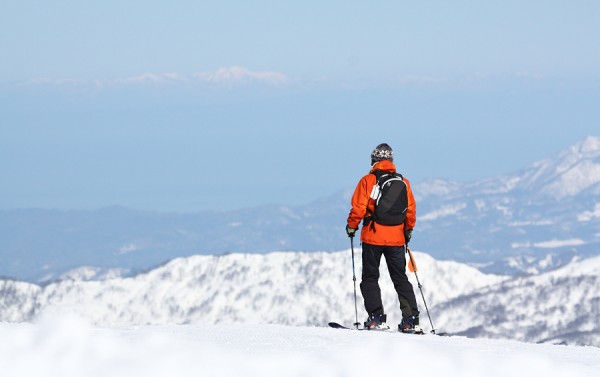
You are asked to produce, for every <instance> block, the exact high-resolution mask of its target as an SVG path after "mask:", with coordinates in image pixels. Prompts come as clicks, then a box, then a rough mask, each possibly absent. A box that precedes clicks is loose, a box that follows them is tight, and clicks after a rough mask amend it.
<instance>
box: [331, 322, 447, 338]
mask: <svg viewBox="0 0 600 377" xmlns="http://www.w3.org/2000/svg"><path fill="white" fill-rule="evenodd" d="M328 325H329V327H331V328H334V329H343V330H360V331H379V332H395V333H396V332H397V333H400V334H407V335H427V334H431V335H437V336H451V335H450V334H448V333H446V332H440V333H438V332H435V331H433V332H430V333H425V332H414V331H412V332H403V331H398V330H392V329H391V328H388V329H381V330H376V329H373V330H369V329H366V328H364V327H359V328H355V327H347V326H344V325H342V324H339V323H337V322H329V324H328Z"/></svg>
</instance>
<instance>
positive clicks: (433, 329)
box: [406, 244, 435, 334]
mask: <svg viewBox="0 0 600 377" xmlns="http://www.w3.org/2000/svg"><path fill="white" fill-rule="evenodd" d="M406 252H407V253H408V259H409V260H410V264H411V265H412V268H413V270H414V271H413V272H414V273H415V278H417V285H418V286H419V291H421V297H422V298H423V304H425V310H426V311H427V317H429V323H430V324H431V333H432V334H435V327H434V326H433V322H432V321H431V315H429V308H427V301H425V295H424V294H423V286H422V285H421V282H420V281H419V275H418V274H417V266H416V264H415V260H414V259H413V256H412V252H411V251H410V249H409V248H408V244H406Z"/></svg>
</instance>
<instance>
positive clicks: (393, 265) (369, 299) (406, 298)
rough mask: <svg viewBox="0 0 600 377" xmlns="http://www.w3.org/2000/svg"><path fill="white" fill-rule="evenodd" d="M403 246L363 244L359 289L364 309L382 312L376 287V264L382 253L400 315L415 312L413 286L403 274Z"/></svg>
mask: <svg viewBox="0 0 600 377" xmlns="http://www.w3.org/2000/svg"><path fill="white" fill-rule="evenodd" d="M405 253H406V249H405V247H404V246H379V245H371V244H368V243H364V242H363V244H362V264H363V267H362V281H361V283H360V291H361V292H362V295H363V298H364V299H365V309H366V310H367V313H368V314H369V315H370V316H372V315H377V314H384V313H385V312H384V309H383V303H382V301H381V288H380V287H379V264H380V261H381V255H384V256H385V261H386V263H387V266H388V270H389V272H390V277H391V278H392V282H393V283H394V288H395V290H396V293H397V294H398V300H399V301H400V310H401V311H402V316H403V317H409V316H413V315H414V316H418V315H419V309H418V308H417V300H416V298H415V292H414V290H413V286H412V284H411V283H410V281H408V277H407V276H406V256H405Z"/></svg>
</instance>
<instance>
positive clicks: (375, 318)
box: [365, 314, 390, 330]
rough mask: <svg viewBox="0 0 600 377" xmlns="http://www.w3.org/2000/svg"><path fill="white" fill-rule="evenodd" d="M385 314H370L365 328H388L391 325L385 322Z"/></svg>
mask: <svg viewBox="0 0 600 377" xmlns="http://www.w3.org/2000/svg"><path fill="white" fill-rule="evenodd" d="M385 321H386V315H385V314H375V315H370V316H369V318H367V321H366V322H365V329H367V330H388V329H389V328H390V327H389V326H388V325H386V324H385Z"/></svg>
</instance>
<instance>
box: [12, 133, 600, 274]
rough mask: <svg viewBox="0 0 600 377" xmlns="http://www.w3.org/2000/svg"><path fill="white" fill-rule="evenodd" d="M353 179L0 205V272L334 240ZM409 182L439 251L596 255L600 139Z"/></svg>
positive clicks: (558, 259) (132, 266) (485, 255)
mask: <svg viewBox="0 0 600 377" xmlns="http://www.w3.org/2000/svg"><path fill="white" fill-rule="evenodd" d="M352 189H353V188H348V189H346V190H343V191H340V192H338V193H335V194H333V195H331V196H329V197H325V198H322V199H319V200H317V201H315V202H313V203H310V204H308V205H305V206H299V207H287V206H264V207H259V208H247V209H242V210H237V211H229V212H213V211H211V212H200V213H195V214H163V213H153V212H145V211H136V210H130V209H126V208H121V207H110V208H104V209H101V210H96V211H58V210H39V209H22V210H4V211H0V276H8V277H13V278H18V279H23V280H29V281H36V282H48V281H51V280H53V279H57V278H59V277H60V276H61V274H63V273H66V272H68V271H70V270H72V269H77V268H79V267H81V266H93V267H94V268H95V271H96V272H95V273H94V274H109V275H110V274H113V273H114V271H115V270H114V269H117V271H120V272H119V273H120V274H122V275H127V274H128V273H136V272H139V271H144V270H147V269H149V268H153V267H155V266H157V265H159V264H161V263H165V262H167V261H169V260H171V259H174V258H177V257H186V256H191V255H197V254H211V255H215V254H224V253H228V252H232V251H236V252H244V253H265V252H273V251H298V250H304V251H323V250H325V251H335V250H340V249H342V248H345V247H348V238H347V237H346V235H345V233H344V231H343V229H344V223H345V220H346V217H347V214H348V211H349V202H350V195H351V193H352ZM413 191H414V192H415V195H416V198H417V212H418V221H417V227H416V229H415V233H414V236H413V241H412V242H413V244H414V246H415V247H417V248H419V249H421V250H427V251H428V252H429V253H431V255H433V256H435V257H436V258H439V259H452V260H457V261H460V262H464V263H470V264H472V265H476V266H477V267H478V268H480V269H481V270H482V271H484V272H492V273H500V274H506V273H513V274H514V273H516V274H525V275H526V274H534V273H537V272H543V271H551V270H552V269H555V268H557V267H560V266H563V265H565V264H566V263H569V262H570V261H571V260H572V259H573V258H574V257H576V256H582V257H587V256H593V255H599V254H600V199H599V197H600V196H599V194H600V138H596V137H588V138H586V139H585V140H582V141H581V142H579V143H577V144H575V145H573V146H571V147H569V148H567V149H566V150H564V151H562V152H560V153H559V154H557V155H556V156H554V157H551V158H548V159H545V160H543V161H538V162H535V163H533V164H531V165H530V166H528V167H526V168H525V169H523V170H521V171H518V172H516V173H514V174H508V175H503V176H499V177H494V178H490V179H485V180H481V181H475V182H467V183H463V182H452V181H447V180H442V179H437V180H431V181H425V182H418V183H414V182H413ZM88 273H89V271H88Z"/></svg>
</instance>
